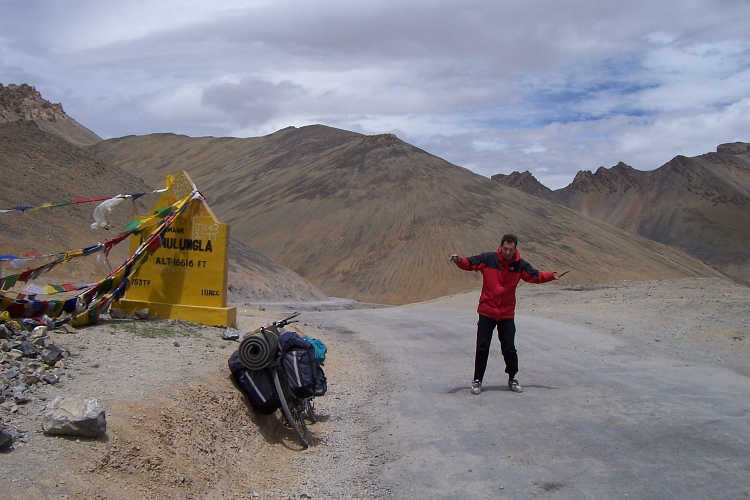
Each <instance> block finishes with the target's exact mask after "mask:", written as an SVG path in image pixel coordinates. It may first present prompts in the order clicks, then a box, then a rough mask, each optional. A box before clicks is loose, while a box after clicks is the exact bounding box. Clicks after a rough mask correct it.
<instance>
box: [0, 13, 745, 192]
mask: <svg viewBox="0 0 750 500" xmlns="http://www.w3.org/2000/svg"><path fill="white" fill-rule="evenodd" d="M0 13H1V15H0V83H3V84H6V85H7V84H9V83H28V84H29V85H33V86H35V87H36V88H37V90H39V91H40V92H41V93H42V96H43V97H44V98H45V99H48V100H50V101H52V102H61V103H62V104H63V108H64V109H65V111H66V112H67V113H68V114H69V115H70V116H71V117H73V118H74V119H76V120H77V121H78V122H80V123H81V124H82V125H84V126H86V127H88V128H89V129H91V130H92V131H94V132H95V133H96V134H98V135H99V136H101V137H103V138H112V137H120V136H124V135H129V134H148V133H152V132H175V133H180V134H187V135H191V136H200V135H212V136H238V137H247V136H259V135H266V134H269V133H271V132H274V131H276V130H278V129H281V128H284V127H287V126H289V125H294V126H298V127H299V126H304V125H309V124H315V123H321V124H325V125H330V126H333V127H338V128H342V129H346V130H352V131H356V132H362V133H366V134H382V133H394V134H396V135H397V136H398V137H399V138H401V139H403V140H405V141H407V142H409V143H411V144H414V145H416V146H418V147H420V148H422V149H424V150H426V151H428V152H430V153H432V154H435V155H437V156H440V157H442V158H445V159H446V160H448V161H450V162H452V163H455V164H457V165H461V166H463V167H467V168H469V169H471V170H473V171H475V172H477V173H480V174H482V175H485V176H490V175H492V174H496V173H510V172H512V171H514V170H519V171H524V170H530V171H531V172H532V173H533V174H534V175H535V176H536V177H537V178H538V179H539V180H540V181H542V182H543V183H544V184H546V185H547V186H549V187H551V188H553V189H555V188H560V187H563V186H565V185H567V184H568V183H570V181H571V180H572V179H573V177H574V175H575V173H576V172H577V171H578V170H592V171H593V170H596V169H597V168H598V167H599V166H605V167H611V166H613V165H615V164H616V163H617V162H618V161H624V162H625V163H627V164H629V165H631V166H633V167H635V168H638V169H641V170H651V169H654V168H657V167H659V166H661V165H662V164H664V163H665V162H667V161H669V160H670V159H671V158H672V157H674V156H675V155H678V154H682V155H686V156H695V155H699V154H703V153H706V152H709V151H715V148H716V146H717V145H718V144H721V143H725V142H734V141H743V142H750V22H748V20H749V19H750V1H747V0H680V1H664V2H660V1H654V0H627V1H620V0H607V1H601V0H596V1H595V0H590V1H567V2H564V1H549V0H512V1H506V0H495V1H492V0H486V1H471V0H462V1H440V0H432V1H427V0H424V1H417V0H411V1H410V0H399V1H390V0H380V1H368V0H359V1H358V0H350V1H337V0H329V1H326V0H318V1H316V0H305V1H296V0H291V1H256V2H252V1H240V0H212V1H205V0H198V1H182V2H178V1H144V0H118V1H117V2H115V1H109V0H67V1H60V0H46V1H45V0H36V1H20V0H0Z"/></svg>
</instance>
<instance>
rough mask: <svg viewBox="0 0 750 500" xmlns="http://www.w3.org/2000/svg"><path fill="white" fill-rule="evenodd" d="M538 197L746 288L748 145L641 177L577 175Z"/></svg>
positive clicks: (679, 161)
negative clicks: (682, 255)
mask: <svg viewBox="0 0 750 500" xmlns="http://www.w3.org/2000/svg"><path fill="white" fill-rule="evenodd" d="M517 187H518V188H519V189H522V190H524V191H525V192H528V191H527V190H525V189H524V186H522V185H518V186H517ZM545 198H546V199H552V200H553V201H556V202H558V203H561V204H562V205H565V206H567V207H569V208H572V209H574V210H578V211H580V212H582V213H584V214H586V215H589V216H591V217H596V218H597V219H601V220H603V221H605V222H608V223H610V224H613V225H615V226H617V227H619V228H621V229H625V230H627V231H631V232H634V233H637V234H639V235H641V236H645V237H646V238H650V239H652V240H655V241H658V242H661V243H664V244H666V245H670V246H673V247H675V248H679V249H681V250H683V251H685V252H687V253H688V254H690V255H693V256H694V257H696V258H698V259H700V260H702V261H705V262H708V263H709V264H711V265H713V266H715V267H716V268H718V269H721V270H722V271H724V272H725V273H727V274H730V275H732V276H734V277H736V278H737V279H739V280H741V281H743V282H745V283H750V144H747V143H734V144H722V145H720V146H719V147H718V148H717V152H716V153H708V154H704V155H701V156H696V157H693V158H687V157H684V156H677V157H675V158H674V159H672V160H671V161H670V162H668V163H666V164H665V165H663V166H661V167H659V168H658V169H656V170H652V171H646V172H643V171H640V170H635V169H634V168H632V167H629V166H628V165H625V164H624V163H619V164H618V165H616V166H614V167H612V168H611V169H606V168H604V167H600V168H599V169H598V170H597V171H596V172H595V173H593V174H592V173H591V172H588V171H581V172H578V175H576V177H575V179H574V180H573V182H572V183H571V184H570V185H569V186H567V187H565V188H563V189H558V190H556V191H553V192H552V195H551V196H548V197H545Z"/></svg>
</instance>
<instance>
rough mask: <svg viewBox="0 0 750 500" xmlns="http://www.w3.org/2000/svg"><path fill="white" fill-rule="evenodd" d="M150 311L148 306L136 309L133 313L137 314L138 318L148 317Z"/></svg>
mask: <svg viewBox="0 0 750 500" xmlns="http://www.w3.org/2000/svg"><path fill="white" fill-rule="evenodd" d="M148 313H149V310H148V307H146V308H144V309H140V310H138V311H135V312H134V313H133V314H135V317H136V318H138V319H148Z"/></svg>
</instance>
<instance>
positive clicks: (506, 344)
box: [450, 234, 568, 394]
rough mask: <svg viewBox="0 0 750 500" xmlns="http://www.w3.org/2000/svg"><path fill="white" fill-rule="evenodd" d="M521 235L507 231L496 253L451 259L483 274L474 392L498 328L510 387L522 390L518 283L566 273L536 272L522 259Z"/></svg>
mask: <svg viewBox="0 0 750 500" xmlns="http://www.w3.org/2000/svg"><path fill="white" fill-rule="evenodd" d="M517 245H518V238H517V237H516V236H515V235H513V234H506V235H505V236H503V239H502V240H501V241H500V247H499V248H498V249H497V252H487V253H483V254H479V255H475V256H473V257H461V256H460V255H458V254H453V255H451V259H450V260H451V261H452V262H454V263H455V264H456V265H457V266H458V267H459V269H463V270H464V271H479V272H481V273H482V294H481V296H480V297H479V307H478V308H477V312H478V313H479V322H478V323H477V351H476V356H475V358H474V381H473V382H472V383H471V393H472V394H479V393H480V392H482V379H483V378H484V371H485V370H486V369H487V359H488V358H489V356H490V342H492V332H493V331H494V330H495V327H497V336H498V338H499V339H500V348H501V349H502V353H503V359H505V373H507V374H508V389H510V390H511V391H513V392H523V388H522V387H521V384H519V383H518V380H516V373H518V354H517V353H516V346H515V337H516V323H515V321H514V320H513V317H514V316H515V313H516V286H517V285H518V282H519V281H520V280H524V281H527V282H529V283H546V282H548V281H553V280H556V279H559V278H561V277H562V276H563V275H565V274H566V273H567V272H568V271H565V272H564V273H559V274H558V273H552V272H542V271H537V270H536V269H534V268H533V267H531V264H529V263H528V262H526V261H525V260H523V259H522V258H521V253H520V252H519V251H518V249H517V248H516V246H517Z"/></svg>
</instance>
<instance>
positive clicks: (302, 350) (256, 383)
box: [229, 312, 326, 448]
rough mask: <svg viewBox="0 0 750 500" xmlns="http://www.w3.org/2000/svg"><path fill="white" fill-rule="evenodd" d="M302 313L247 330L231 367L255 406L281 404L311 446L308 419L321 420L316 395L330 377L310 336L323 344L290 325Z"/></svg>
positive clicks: (297, 432) (273, 408) (261, 408)
mask: <svg viewBox="0 0 750 500" xmlns="http://www.w3.org/2000/svg"><path fill="white" fill-rule="evenodd" d="M297 316H299V312H294V313H292V314H291V315H289V316H287V317H285V318H283V319H280V320H278V321H274V322H273V323H272V324H270V325H264V326H261V327H260V328H258V329H256V330H255V331H253V332H251V333H249V334H247V335H245V337H244V338H243V339H242V341H241V342H240V347H239V349H238V350H237V351H236V352H235V353H234V354H233V355H232V357H231V358H230V359H229V368H230V370H231V371H232V375H233V376H234V378H235V381H236V382H237V383H238V385H239V386H240V389H242V391H243V392H244V393H245V394H246V395H247V396H248V399H250V403H251V404H252V406H253V407H254V408H255V409H256V410H258V411H260V412H261V413H273V412H274V411H276V409H277V408H281V411H282V415H283V419H284V421H285V423H286V425H287V426H288V427H290V428H291V429H292V431H294V433H295V435H296V436H297V438H298V439H299V441H300V442H301V443H302V446H304V447H305V448H307V447H308V446H309V445H310V434H309V431H308V429H307V423H306V421H305V420H309V421H310V422H311V423H315V422H317V417H316V415H315V407H314V404H313V400H314V398H315V397H316V396H322V395H323V394H325V389H326V381H325V375H324V373H323V370H322V368H321V367H320V362H319V359H320V358H318V359H316V353H315V347H314V346H313V345H312V344H311V343H310V341H315V342H316V343H319V345H320V346H322V343H320V342H319V341H317V340H315V339H308V340H306V339H303V338H301V337H300V336H299V335H298V334H297V333H296V332H292V331H286V330H285V329H284V327H286V326H287V325H289V324H291V323H296V322H298V321H297V320H295V319H294V318H296V317H297ZM322 349H323V359H324V354H325V347H324V346H323V347H322ZM321 362H322V360H321Z"/></svg>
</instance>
